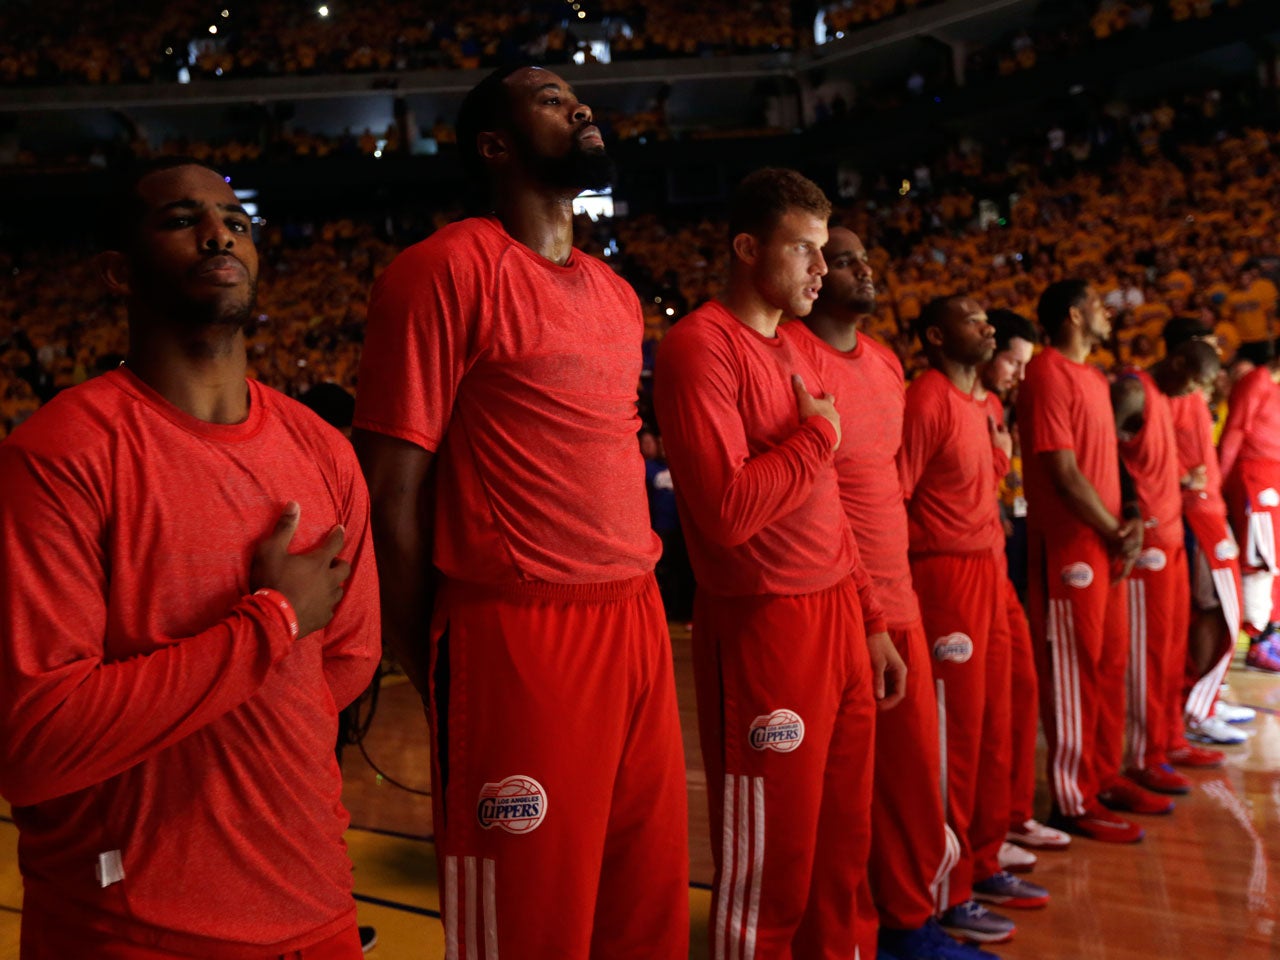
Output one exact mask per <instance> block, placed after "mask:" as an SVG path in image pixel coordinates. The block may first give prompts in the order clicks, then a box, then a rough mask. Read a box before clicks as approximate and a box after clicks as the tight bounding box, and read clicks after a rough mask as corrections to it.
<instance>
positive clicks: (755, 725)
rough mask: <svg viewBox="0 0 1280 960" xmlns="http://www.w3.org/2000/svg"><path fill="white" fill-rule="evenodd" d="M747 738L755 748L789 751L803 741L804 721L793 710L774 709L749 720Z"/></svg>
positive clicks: (781, 751)
mask: <svg viewBox="0 0 1280 960" xmlns="http://www.w3.org/2000/svg"><path fill="white" fill-rule="evenodd" d="M747 739H748V740H749V741H750V743H751V746H752V748H753V749H755V750H776V751H777V752H778V753H790V752H791V751H792V750H794V749H795V748H796V747H798V746H800V744H801V743H803V742H804V721H803V720H801V719H800V714H798V713H796V712H795V711H793V710H775V711H773V713H766V714H765V715H764V716H761V717H756V718H755V720H753V721H752V722H751V731H750V732H749V733H748V734H747Z"/></svg>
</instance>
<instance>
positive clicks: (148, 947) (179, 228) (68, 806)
mask: <svg viewBox="0 0 1280 960" xmlns="http://www.w3.org/2000/svg"><path fill="white" fill-rule="evenodd" d="M106 227H107V233H108V244H107V246H108V250H107V251H106V252H105V253H103V254H101V256H100V257H99V260H98V266H99V268H100V273H101V276H102V278H103V280H104V282H105V285H106V287H107V289H108V290H109V291H110V292H111V293H112V294H114V295H116V296H118V297H121V298H123V299H124V301H125V303H126V304H127V308H128V315H129V351H128V355H127V360H126V362H125V363H124V364H123V365H122V366H121V367H120V368H118V369H116V370H113V371H111V372H110V373H107V374H106V375H104V376H101V377H98V378H97V379H94V380H90V381H88V382H87V383H84V384H81V385H80V386H77V387H72V388H71V389H69V390H66V391H64V392H63V393H61V394H60V395H59V396H57V397H56V398H55V399H54V400H52V401H51V402H50V403H49V404H47V405H46V406H45V407H44V408H42V409H41V410H39V411H37V412H36V413H35V415H34V416H32V417H31V419H30V420H28V421H27V422H26V423H24V424H23V425H22V426H20V427H19V428H18V429H17V430H15V431H14V433H13V434H12V436H10V437H9V439H8V440H7V441H6V442H5V443H3V444H0V549H2V550H3V555H4V568H5V575H4V577H2V578H0V664H2V667H0V792H3V794H4V796H5V797H6V798H7V799H8V800H9V801H10V802H11V803H12V804H13V819H14V822H15V823H16V824H17V827H18V847H19V853H20V863H21V869H22V874H23V886H24V898H23V910H22V934H21V938H22V944H21V948H20V949H21V957H22V958H23V960H65V958H68V957H93V958H95V960H167V958H175V960H176V958H180V957H266V956H281V955H285V954H287V955H289V956H293V957H301V958H305V960H356V958H359V957H360V956H361V949H360V937H359V934H358V933H357V930H356V908H355V902H354V901H353V900H352V897H351V863H350V861H349V860H348V859H347V853H346V847H345V845H344V843H343V832H344V830H345V829H346V826H347V814H346V811H345V810H343V809H342V806H341V804H340V802H339V799H338V797H339V794H340V792H341V790H342V779H341V774H340V772H339V769H338V765H337V762H336V759H335V756H334V749H333V745H334V743H335V741H336V738H337V728H338V722H337V721H338V710H340V709H341V708H343V707H345V706H346V705H347V704H348V703H350V702H351V701H352V700H353V699H355V697H356V696H357V695H359V694H360V692H361V691H363V690H364V688H365V686H366V685H367V684H368V682H369V678H370V677H371V676H372V674H373V670H374V667H375V665H376V664H377V662H378V657H379V645H378V598H377V585H376V584H377V576H376V572H375V569H374V561H373V552H372V546H371V544H370V542H369V533H368V499H367V495H366V493H365V488H364V482H363V480H362V479H361V477H360V471H359V467H358V466H357V464H356V459H355V456H354V455H353V454H352V452H351V449H350V446H349V445H348V444H347V441H346V440H345V439H344V438H343V437H342V435H341V434H339V433H338V432H337V431H336V430H334V429H332V428H331V427H329V426H327V425H326V424H325V423H324V422H323V421H321V420H320V418H319V417H317V416H316V415H315V414H313V413H312V412H311V411H309V410H307V409H305V408H304V407H303V406H302V405H301V404H298V403H296V402H294V401H293V400H290V399H288V398H286V397H284V396H282V395H281V394H279V393H276V392H275V391H273V390H270V389H268V388H266V387H263V386H261V385H260V384H259V383H258V382H257V381H256V380H251V379H246V376H245V374H246V352H245V342H244V333H243V330H244V326H245V324H246V321H247V320H248V318H249V316H250V315H251V313H252V310H253V302H254V293H255V289H256V284H257V276H258V256H257V252H256V250H255V249H254V245H253V241H252V239H251V237H250V224H249V217H248V215H247V214H246V213H245V211H244V209H243V208H242V207H241V206H240V203H239V201H237V200H236V196H235V194H234V193H233V192H232V190H231V187H230V186H228V184H227V182H226V180H224V178H223V177H222V176H221V174H219V173H217V172H216V171H214V170H212V169H210V168H209V167H207V166H204V165H203V164H200V163H198V162H196V161H194V160H188V159H184V158H166V159H164V160H160V161H155V162H152V163H149V164H146V165H143V166H141V167H139V168H138V169H137V170H136V171H135V172H133V173H131V174H130V175H129V176H128V177H127V178H126V179H125V181H124V183H123V184H122V185H121V187H120V188H119V189H118V191H117V192H116V194H115V195H114V196H113V197H112V203H111V211H110V214H109V216H108V218H107V223H106ZM339 556H341V559H339ZM344 584H345V590H344ZM344 592H345V596H344Z"/></svg>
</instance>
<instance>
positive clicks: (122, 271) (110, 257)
mask: <svg viewBox="0 0 1280 960" xmlns="http://www.w3.org/2000/svg"><path fill="white" fill-rule="evenodd" d="M93 264H94V267H96V268H97V271H98V276H99V277H100V278H101V280H102V283H103V285H104V286H106V288H107V290H108V291H110V292H111V295H112V296H115V297H127V296H129V294H130V292H131V286H130V270H129V258H128V257H126V256H125V255H124V254H123V253H121V252H120V251H119V250H106V251H104V252H102V253H100V254H98V255H97V256H96V257H94V258H93Z"/></svg>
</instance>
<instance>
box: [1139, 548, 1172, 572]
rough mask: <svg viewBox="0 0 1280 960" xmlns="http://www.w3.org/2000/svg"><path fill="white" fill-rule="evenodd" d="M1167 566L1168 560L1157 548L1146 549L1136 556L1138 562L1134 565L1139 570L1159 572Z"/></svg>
mask: <svg viewBox="0 0 1280 960" xmlns="http://www.w3.org/2000/svg"><path fill="white" fill-rule="evenodd" d="M1168 565H1169V558H1168V557H1167V556H1165V552H1164V551H1163V550H1161V549H1160V548H1159V547H1148V548H1147V549H1146V550H1143V551H1142V552H1141V553H1140V554H1138V562H1137V563H1135V564H1134V566H1135V567H1137V568H1138V569H1139V570H1151V571H1159V570H1163V569H1164V568H1165V567H1166V566H1168Z"/></svg>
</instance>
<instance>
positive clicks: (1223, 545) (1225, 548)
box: [1213, 537, 1240, 562]
mask: <svg viewBox="0 0 1280 960" xmlns="http://www.w3.org/2000/svg"><path fill="white" fill-rule="evenodd" d="M1213 555H1214V556H1215V557H1216V558H1217V559H1218V560H1221V561H1223V562H1225V561H1227V560H1234V559H1235V558H1236V557H1238V556H1240V548H1239V547H1237V546H1236V542H1235V541H1234V540H1232V539H1231V538H1230V537H1228V538H1227V539H1226V540H1219V541H1218V544H1217V546H1215V547H1214V548H1213Z"/></svg>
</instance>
